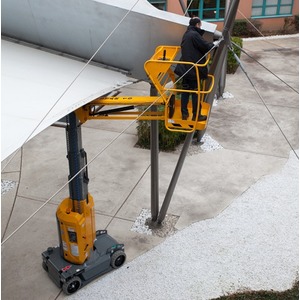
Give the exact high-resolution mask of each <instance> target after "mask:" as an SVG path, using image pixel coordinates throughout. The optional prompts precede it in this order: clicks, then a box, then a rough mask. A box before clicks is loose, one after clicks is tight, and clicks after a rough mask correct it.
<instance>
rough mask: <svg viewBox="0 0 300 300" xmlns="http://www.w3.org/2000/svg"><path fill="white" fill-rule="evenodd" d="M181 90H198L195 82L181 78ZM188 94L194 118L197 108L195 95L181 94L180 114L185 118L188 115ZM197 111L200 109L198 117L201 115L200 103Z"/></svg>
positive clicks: (196, 96)
mask: <svg viewBox="0 0 300 300" xmlns="http://www.w3.org/2000/svg"><path fill="white" fill-rule="evenodd" d="M182 89H183V90H197V89H198V84H197V80H189V79H186V78H183V80H182ZM190 94H192V101H193V103H192V107H193V115H194V116H196V114H197V106H198V95H197V94H196V93H188V92H184V93H181V114H182V115H185V116H187V115H188V109H187V106H188V103H189V97H190ZM199 109H200V111H199V115H200V114H201V103H200V108H199Z"/></svg>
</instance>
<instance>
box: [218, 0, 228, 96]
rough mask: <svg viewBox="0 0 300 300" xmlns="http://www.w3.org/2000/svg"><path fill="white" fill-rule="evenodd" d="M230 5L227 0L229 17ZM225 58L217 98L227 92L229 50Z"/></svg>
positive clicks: (226, 10) (226, 6) (226, 7)
mask: <svg viewBox="0 0 300 300" xmlns="http://www.w3.org/2000/svg"><path fill="white" fill-rule="evenodd" d="M229 5H230V0H226V4H225V16H227V14H228V9H229ZM225 52H226V53H225V57H224V62H223V66H222V71H221V77H220V81H219V88H218V92H217V97H218V98H220V97H222V95H223V93H224V90H225V85H226V73H227V53H228V50H227V49H226V50H225Z"/></svg>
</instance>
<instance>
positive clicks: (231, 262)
mask: <svg viewBox="0 0 300 300" xmlns="http://www.w3.org/2000/svg"><path fill="white" fill-rule="evenodd" d="M298 163H299V162H298V159H297V158H296V156H295V155H294V153H291V155H290V158H289V160H288V162H287V163H286V165H285V166H284V168H283V169H282V170H281V171H280V172H279V173H276V174H273V175H269V176H266V177H264V178H262V179H260V180H259V181H258V182H257V183H256V184H254V185H253V186H251V187H250V188H249V189H248V190H247V191H246V192H245V193H244V194H242V195H241V196H240V197H238V198H237V199H235V201H234V202H233V204H232V205H230V206H229V207H228V208H227V209H226V210H224V211H223V212H222V213H221V214H220V215H219V216H217V217H215V218H213V219H209V220H205V221H200V222H197V223H194V224H193V225H191V226H189V227H188V228H186V229H184V230H182V231H179V232H177V233H176V234H174V235H173V236H170V237H168V238H167V239H166V240H165V241H164V242H163V243H162V244H160V245H159V246H157V247H155V248H153V249H152V250H150V251H148V252H147V253H145V254H143V255H141V256H140V257H138V258H137V259H135V260H134V261H132V262H130V263H128V264H126V265H125V266H123V267H122V268H120V269H119V270H117V271H114V272H111V273H109V274H108V275H107V276H104V277H102V278H100V279H98V280H96V281H95V282H93V283H91V284H89V285H87V286H86V287H84V288H83V289H81V290H79V291H78V292H77V293H76V294H74V295H72V296H71V297H69V298H70V299H90V300H91V299H106V300H112V299H128V300H135V299H143V300H144V299H156V300H167V299H172V300H190V299H191V300H194V299H201V300H204V299H212V298H215V297H219V296H221V295H223V294H226V293H232V292H235V291H238V290H243V289H251V290H260V289H266V290H270V289H273V290H279V291H280V290H285V289H288V288H290V287H291V286H292V284H293V282H294V280H296V279H297V276H298V264H299V259H298V245H299V243H298V242H299V241H298V240H299V238H298V224H299V220H298V199H299V189H298V181H299V167H298Z"/></svg>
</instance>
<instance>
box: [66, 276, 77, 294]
mask: <svg viewBox="0 0 300 300" xmlns="http://www.w3.org/2000/svg"><path fill="white" fill-rule="evenodd" d="M80 287H81V279H80V278H79V277H77V276H74V277H73V278H71V279H70V280H69V281H67V282H65V283H64V284H63V286H62V289H63V291H64V292H65V294H67V295H71V294H74V293H75V292H77V291H78V290H79V289H80Z"/></svg>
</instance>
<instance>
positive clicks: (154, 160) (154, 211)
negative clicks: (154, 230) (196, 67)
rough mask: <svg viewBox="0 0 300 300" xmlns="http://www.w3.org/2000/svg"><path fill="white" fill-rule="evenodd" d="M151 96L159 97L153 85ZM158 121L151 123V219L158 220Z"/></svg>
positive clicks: (155, 108) (153, 107) (155, 107)
mask: <svg viewBox="0 0 300 300" xmlns="http://www.w3.org/2000/svg"><path fill="white" fill-rule="evenodd" d="M150 96H157V90H156V88H155V87H154V85H153V84H151V87H150ZM151 110H152V111H154V112H155V111H157V106H156V105H153V106H152V107H151ZM158 137H159V135H158V121H157V120H154V121H151V127H150V151H151V219H152V221H153V222H155V221H156V220H157V216H158V209H159V174H158V153H159V143H158Z"/></svg>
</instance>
